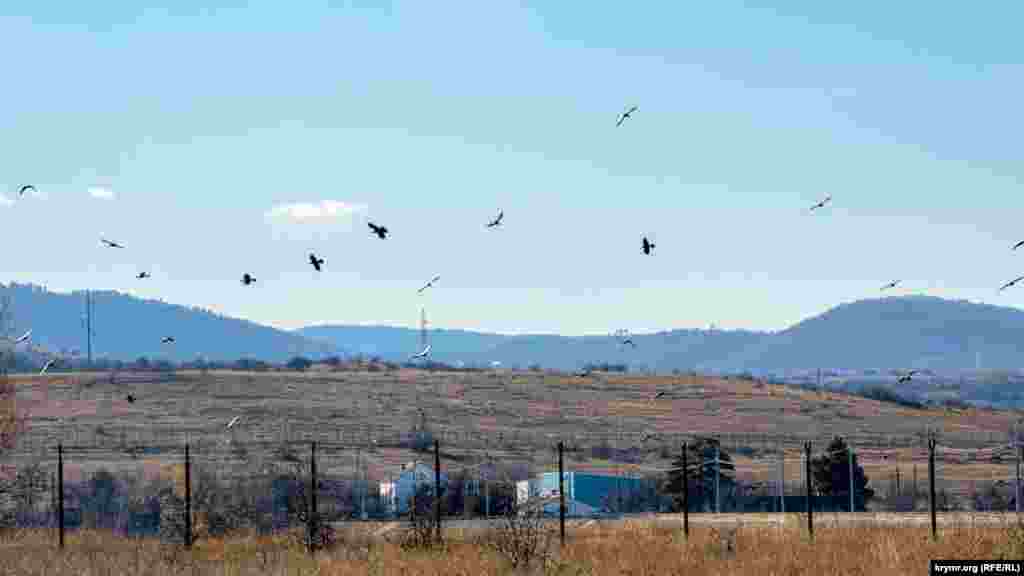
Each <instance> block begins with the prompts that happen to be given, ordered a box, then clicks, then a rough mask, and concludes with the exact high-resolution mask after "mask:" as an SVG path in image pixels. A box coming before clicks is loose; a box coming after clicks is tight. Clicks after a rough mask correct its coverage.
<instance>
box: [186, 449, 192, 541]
mask: <svg viewBox="0 0 1024 576" xmlns="http://www.w3.org/2000/svg"><path fill="white" fill-rule="evenodd" d="M185 547H186V548H191V547H192V463H191V462H190V461H189V454H188V443H187V442H186V443H185Z"/></svg>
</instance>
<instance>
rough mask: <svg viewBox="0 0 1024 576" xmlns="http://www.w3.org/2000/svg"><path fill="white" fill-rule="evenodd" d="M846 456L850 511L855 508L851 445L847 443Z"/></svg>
mask: <svg viewBox="0 0 1024 576" xmlns="http://www.w3.org/2000/svg"><path fill="white" fill-rule="evenodd" d="M846 456H847V458H848V459H849V460H850V512H854V511H855V510H856V509H855V508H854V501H853V446H850V445H849V444H847V445H846Z"/></svg>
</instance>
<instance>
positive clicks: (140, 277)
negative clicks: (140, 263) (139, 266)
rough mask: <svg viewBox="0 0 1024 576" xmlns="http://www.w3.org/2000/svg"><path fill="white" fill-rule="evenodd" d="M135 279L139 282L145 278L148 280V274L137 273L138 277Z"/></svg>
mask: <svg viewBox="0 0 1024 576" xmlns="http://www.w3.org/2000/svg"><path fill="white" fill-rule="evenodd" d="M136 278H138V279H139V280H145V279H146V278H149V272H139V275H138V276H136Z"/></svg>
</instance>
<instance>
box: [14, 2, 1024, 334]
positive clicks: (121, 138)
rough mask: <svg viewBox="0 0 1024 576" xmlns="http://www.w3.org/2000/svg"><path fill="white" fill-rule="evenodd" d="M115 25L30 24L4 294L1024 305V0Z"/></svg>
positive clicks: (493, 324)
mask: <svg viewBox="0 0 1024 576" xmlns="http://www.w3.org/2000/svg"><path fill="white" fill-rule="evenodd" d="M101 4H102V6H93V5H90V6H88V7H86V6H84V5H82V6H78V5H73V6H61V7H60V9H57V8H56V7H55V6H51V7H45V6H41V5H40V3H34V2H33V3H30V2H20V3H5V4H4V6H3V8H2V10H3V12H2V14H3V15H2V16H0V50H2V51H3V53H4V54H6V55H8V56H7V57H6V58H5V74H6V80H7V81H6V82H5V85H7V86H8V88H7V89H6V90H4V91H2V92H0V129H2V133H3V138H0V155H2V158H3V162H2V163H0V192H2V193H3V194H4V198H5V199H6V200H4V199H0V240H2V241H4V242H6V243H7V245H8V246H9V247H10V248H9V249H8V250H5V251H4V259H3V261H4V266H3V273H2V276H3V277H0V281H3V282H7V281H12V280H13V281H18V282H34V283H38V284H43V285H45V286H47V287H49V288H50V289H53V290H58V291H65V290H73V289H81V288H87V287H89V288H96V289H116V290H121V291H125V292H130V293H133V294H137V295H139V296H143V297H147V298H160V299H163V300H165V301H167V302H173V303H179V304H185V305H195V306H203V307H207V308H211V309H213V310H215V311H218V312H221V313H225V314H228V315H232V316H238V317H242V318H247V319H251V320H254V321H257V322H261V323H266V324H270V325H274V326H278V327H283V328H295V327H299V326H303V325H308V324H319V323H381V324H393V325H414V324H415V323H416V322H417V319H418V315H419V308H420V306H421V305H425V306H426V308H427V315H428V317H429V318H430V320H431V322H432V323H433V325H434V326H436V327H452V328H466V329H473V330H483V331H495V332H504V333H515V332H559V333H563V334H590V333H596V334H601V333H609V332H611V331H613V330H615V329H617V328H628V329H631V330H633V331H634V332H645V331H653V330H662V329H671V328H684V327H706V326H707V325H708V324H710V323H712V322H713V323H715V324H716V325H717V326H719V327H722V328H740V327H743V328H752V329H768V330H775V329H781V328H784V327H786V326H788V325H790V324H792V323H795V322H797V321H799V320H801V319H803V318H806V317H809V316H812V315H815V314H818V313H821V312H823V311H825V310H827V309H828V308H830V307H832V306H834V305H837V304H840V303H843V302H850V301H854V300H858V299H861V298H871V297H876V296H878V295H879V287H880V286H882V285H883V284H885V283H887V282H888V281H890V280H893V279H901V280H902V285H901V288H899V289H897V290H895V291H893V293H894V294H909V293H917V294H933V295H937V296H943V297H948V298H963V299H968V300H972V301H979V302H989V303H995V304H1006V305H1010V306H1021V305H1022V304H1024V292H1021V291H1013V290H1008V291H1006V292H1003V293H1001V294H997V293H996V288H998V286H999V285H1000V284H1002V283H1003V282H1005V281H1007V280H1009V279H1011V278H1013V277H1015V276H1017V275H1021V274H1024V250H1022V251H1019V252H1016V253H1015V252H1011V251H1010V246H1011V245H1013V244H1014V243H1015V242H1017V241H1018V240H1022V239H1024V225H1022V223H1021V219H1020V215H1021V214H1024V194H1022V193H1021V192H1022V190H1021V186H1020V185H1021V183H1022V175H1024V168H1022V166H1024V164H1022V162H1021V160H1024V158H1022V152H1021V150H1022V147H1021V145H1020V135H1021V134H1022V133H1024V130H1022V129H1024V120H1022V117H1021V115H1020V114H1019V112H1018V107H1019V103H1020V102H1022V101H1024V81H1022V80H1021V79H1022V78H1024V74H1022V72H1024V66H1022V60H1024V58H1022V49H1021V47H1020V42H1019V39H1018V38H1019V33H1018V30H1017V29H1016V27H1017V26H1018V25H1019V22H1020V21H1021V18H1022V16H1024V7H1022V6H1021V5H1020V4H1019V3H1011V2H992V3H986V4H984V7H978V6H973V5H967V4H962V5H956V6H944V5H941V4H935V3H924V2H905V3H897V4H892V3H883V2H857V3H847V4H839V5H837V4H835V3H822V2H795V1H794V2H786V3H782V4H784V6H785V7H784V8H779V7H774V6H772V5H771V4H770V3H768V2H739V1H732V0H723V1H719V2H713V3H703V4H700V3H697V4H692V3H669V2H666V3H647V4H643V5H640V6H633V7H626V5H623V4H618V5H613V4H611V3H583V2H557V3H554V2H546V3H535V4H516V3H512V2H502V1H492V2H468V1H467V2H442V1H439V2H395V3H392V4H386V3H382V2H347V3H325V2H302V3H296V4H300V6H288V5H286V4H283V3H280V2H253V3H241V2H236V3H224V4H223V5H222V6H223V7H222V8H217V9H209V8H204V7H200V6H199V5H198V4H196V3H194V2H189V1H179V2H175V3H174V4H173V7H170V8H168V7H165V8H155V7H154V8H145V9H144V8H140V7H137V6H136V5H135V4H136V3H127V2H126V3H123V4H121V5H118V4H115V3H101ZM691 4H692V5H691ZM633 104H635V105H637V106H639V110H638V111H637V112H636V113H635V114H634V115H633V118H631V119H630V120H627V121H626V123H625V124H624V125H623V126H622V127H621V128H616V127H615V119H616V116H617V114H618V113H619V112H620V111H621V110H622V109H623V108H624V107H625V106H627V105H633ZM29 182H30V183H33V184H35V185H36V186H37V187H38V188H39V190H40V194H39V195H38V196H30V197H25V198H16V196H17V195H16V190H17V187H18V186H19V185H20V184H21V183H29ZM91 192H97V195H98V196H108V197H107V198H102V197H101V198H97V197H94V196H93V195H92V194H91ZM826 194H831V195H832V196H833V200H832V203H831V204H830V205H828V206H827V207H826V208H824V209H822V210H820V211H817V212H815V213H813V214H811V213H809V212H808V210H807V208H808V207H810V206H811V205H812V204H814V203H815V202H817V201H818V200H820V199H821V198H823V197H824V196H825V195H826ZM109 196H112V198H111V197H109ZM295 204H299V205H306V206H305V207H304V208H303V207H300V208H298V209H297V210H296V209H294V207H293V209H291V210H289V206H291V205H295ZM275 208H277V209H278V210H277V212H274V210H275ZM332 209H333V211H332ZM499 209H501V210H504V211H505V214H506V216H505V223H504V224H505V225H504V227H503V228H501V229H498V230H485V229H484V224H485V223H486V222H487V221H488V220H489V219H490V218H492V217H493V216H494V215H495V214H496V213H497V211H498V210H499ZM317 210H319V211H320V212H322V214H321V215H320V216H318V217H312V216H316V215H317ZM288 214H291V215H292V216H291V217H288V216H287V215H288ZM367 220H373V221H376V222H380V223H383V224H385V225H386V226H387V227H388V228H389V229H390V230H391V231H392V237H391V238H389V239H388V240H386V241H380V240H378V239H376V238H374V237H372V236H371V235H370V233H369V231H368V229H367V226H366V221H367ZM101 235H102V236H107V237H110V238H112V239H115V240H117V241H120V242H122V243H124V244H125V245H126V246H127V248H126V249H125V250H123V251H116V250H110V249H103V248H101V246H100V245H99V237H100V236H101ZM644 235H647V236H649V237H650V238H651V239H652V240H653V241H654V242H655V243H656V244H657V247H656V249H655V255H654V256H652V257H644V256H643V254H641V252H640V241H641V238H642V237H643V236H644ZM311 250H312V251H315V252H316V253H317V254H318V255H321V256H322V257H324V258H325V259H326V260H327V264H326V269H325V271H324V272H323V273H321V274H319V275H317V274H315V273H314V271H313V270H312V268H311V267H310V266H309V264H308V263H307V262H306V259H307V257H308V256H307V255H308V253H309V251H311ZM143 269H145V270H149V271H151V272H152V273H153V276H154V277H153V278H152V279H150V280H146V281H137V280H135V278H134V276H135V274H136V273H137V272H138V271H141V270H143ZM243 272H250V273H252V274H253V275H254V276H256V278H257V280H258V285H257V286H255V287H250V288H248V289H243V287H242V286H241V285H240V283H239V278H240V277H241V274H242V273H243ZM434 274H440V275H441V277H442V278H441V280H440V281H439V282H438V283H437V284H436V286H435V287H434V288H432V289H431V290H429V291H428V292H427V293H426V294H425V295H422V296H418V295H417V294H416V289H417V288H418V287H419V286H420V285H421V284H422V283H423V282H424V281H426V280H427V279H429V278H430V277H431V276H433V275H434Z"/></svg>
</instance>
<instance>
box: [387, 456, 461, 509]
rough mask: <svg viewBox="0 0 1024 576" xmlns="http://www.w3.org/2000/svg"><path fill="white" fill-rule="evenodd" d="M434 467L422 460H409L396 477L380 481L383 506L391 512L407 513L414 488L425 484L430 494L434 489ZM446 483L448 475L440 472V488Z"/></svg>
mask: <svg viewBox="0 0 1024 576" xmlns="http://www.w3.org/2000/svg"><path fill="white" fill-rule="evenodd" d="M434 480H435V478H434V468H433V467H432V466H428V465H426V464H424V463H423V462H409V463H408V464H406V465H405V466H403V467H402V472H401V473H400V474H399V475H398V478H397V479H396V480H394V481H391V482H381V483H380V498H381V502H383V503H384V508H385V509H386V510H388V511H389V512H391V513H392V514H408V513H409V505H410V504H411V502H412V496H413V494H415V492H416V489H417V488H420V487H423V486H425V487H426V489H427V490H429V492H430V494H433V490H434ZM447 484H448V476H447V475H446V474H445V473H444V472H442V473H441V489H442V490H444V487H445V486H447Z"/></svg>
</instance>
